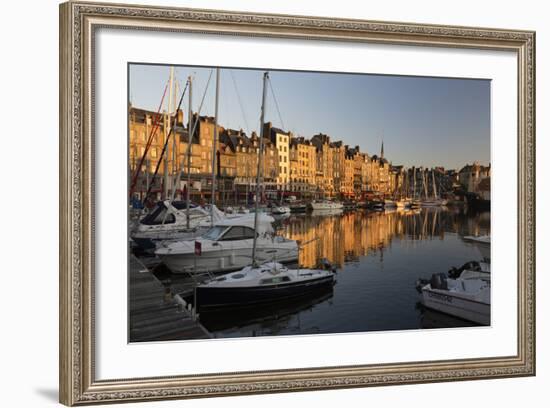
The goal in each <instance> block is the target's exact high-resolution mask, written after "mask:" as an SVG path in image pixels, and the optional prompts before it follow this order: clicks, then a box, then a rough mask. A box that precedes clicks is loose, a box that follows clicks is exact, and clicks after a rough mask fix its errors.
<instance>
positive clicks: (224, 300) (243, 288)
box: [195, 72, 335, 309]
mask: <svg viewBox="0 0 550 408" xmlns="http://www.w3.org/2000/svg"><path fill="white" fill-rule="evenodd" d="M268 80H269V74H268V73H267V72H265V73H264V78H263V94H262V114H261V127H260V129H261V133H260V149H259V157H258V171H257V179H256V197H259V193H260V190H259V189H260V174H261V169H262V167H261V162H262V154H263V151H262V149H263V129H264V126H263V124H264V114H265V105H266V91H267V88H266V84H267V81H268ZM255 205H256V211H255V212H254V231H253V232H254V238H253V247H252V264H251V265H249V266H246V267H244V268H243V269H241V270H240V271H238V272H235V273H231V274H226V275H222V276H219V277H216V278H213V279H210V280H209V281H207V282H205V283H203V284H200V285H198V286H197V288H196V298H195V303H196V305H197V306H198V308H200V309H204V308H219V307H222V308H226V307H235V306H243V305H244V306H246V305H254V304H259V303H266V302H272V301H276V300H281V299H287V298H293V297H299V296H303V295H305V294H309V293H311V292H312V291H315V290H318V289H321V288H325V287H327V286H330V285H333V284H334V277H335V273H334V271H333V270H326V269H288V268H286V267H284V266H283V265H281V264H280V263H279V262H274V261H272V262H267V263H264V264H260V262H259V255H260V252H261V246H260V245H259V244H260V242H259V239H258V238H259V237H258V235H259V234H258V232H259V231H258V227H259V225H260V224H259V219H260V215H261V214H259V212H258V211H257V210H258V200H256V204H255ZM279 238H282V237H279ZM294 242H295V241H294Z"/></svg>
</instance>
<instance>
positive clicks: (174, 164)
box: [170, 74, 179, 190]
mask: <svg viewBox="0 0 550 408" xmlns="http://www.w3.org/2000/svg"><path fill="white" fill-rule="evenodd" d="M172 76H173V74H172ZM173 80H174V99H173V100H172V103H173V105H172V109H173V110H174V123H173V124H174V126H176V123H177V121H178V112H177V103H178V102H177V98H178V91H179V87H178V82H177V81H175V79H174V78H173ZM177 150H178V145H177V141H176V135H175V134H174V137H173V138H172V175H171V177H170V178H171V179H172V180H173V183H174V185H173V186H172V189H174V190H175V189H176V187H177V180H176V179H175V178H174V177H176V172H177V170H178V152H177Z"/></svg>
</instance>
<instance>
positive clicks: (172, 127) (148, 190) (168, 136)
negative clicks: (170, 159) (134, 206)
mask: <svg viewBox="0 0 550 408" xmlns="http://www.w3.org/2000/svg"><path fill="white" fill-rule="evenodd" d="M186 90H187V87H185V90H184V92H183V94H182V95H181V98H180V101H179V103H178V107H177V108H176V113H175V114H174V116H173V117H170V121H172V120H174V122H175V121H176V119H177V116H178V114H177V112H178V111H179V110H180V107H181V103H182V102H183V97H184V95H185V91H186ZM172 133H174V126H170V132H168V135H167V136H166V140H165V141H164V146H163V147H162V152H161V153H160V158H159V161H158V162H157V165H156V167H155V172H154V173H153V177H152V178H151V183H150V184H149V188H148V189H147V193H146V194H145V197H144V199H143V204H144V205H145V204H146V203H147V200H148V199H149V194H151V189H152V187H153V185H154V183H155V178H156V177H157V174H158V171H159V169H160V163H162V158H163V157H164V153H165V152H166V148H167V147H168V142H169V141H170V136H171V135H172Z"/></svg>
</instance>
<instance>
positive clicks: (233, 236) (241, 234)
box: [220, 226, 254, 241]
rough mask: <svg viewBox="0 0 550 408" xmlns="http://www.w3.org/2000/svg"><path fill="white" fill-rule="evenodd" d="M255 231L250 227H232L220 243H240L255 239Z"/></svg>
mask: <svg viewBox="0 0 550 408" xmlns="http://www.w3.org/2000/svg"><path fill="white" fill-rule="evenodd" d="M253 238H254V230H253V229H252V228H249V227H239V226H235V227H231V228H230V229H229V230H228V231H227V232H226V233H225V234H224V235H223V237H222V238H221V239H220V241H238V240H242V239H253Z"/></svg>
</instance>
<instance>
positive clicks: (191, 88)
mask: <svg viewBox="0 0 550 408" xmlns="http://www.w3.org/2000/svg"><path fill="white" fill-rule="evenodd" d="M188 81H189V102H188V103H189V125H188V126H189V127H188V134H189V137H188V138H187V193H186V197H185V200H186V202H187V204H186V205H187V208H186V212H185V214H186V218H187V229H189V228H190V225H189V221H190V220H189V192H190V191H191V145H192V144H193V135H192V134H191V133H192V132H193V130H194V129H193V106H192V103H193V80H192V78H191V75H189V78H188Z"/></svg>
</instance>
